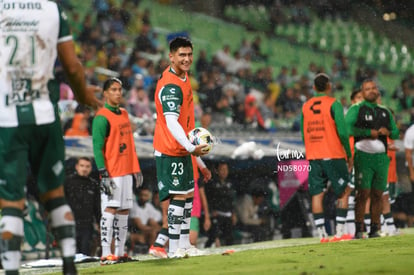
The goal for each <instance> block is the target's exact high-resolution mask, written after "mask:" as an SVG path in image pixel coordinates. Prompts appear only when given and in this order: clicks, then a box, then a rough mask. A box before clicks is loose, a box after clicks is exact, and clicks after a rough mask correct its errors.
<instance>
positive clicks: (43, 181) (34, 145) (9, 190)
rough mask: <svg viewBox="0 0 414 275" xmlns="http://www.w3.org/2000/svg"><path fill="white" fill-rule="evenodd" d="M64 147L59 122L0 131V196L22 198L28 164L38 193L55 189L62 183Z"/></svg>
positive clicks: (0, 129) (13, 198) (1, 129)
mask: <svg viewBox="0 0 414 275" xmlns="http://www.w3.org/2000/svg"><path fill="white" fill-rule="evenodd" d="M64 160H65V144H64V141H63V134H62V129H61V125H60V121H59V120H57V121H55V122H53V123H51V124H45V125H40V126H36V125H28V126H19V127H13V128H0V183H1V184H0V197H1V198H3V199H6V200H11V201H16V200H20V199H23V198H25V196H26V194H25V187H26V182H27V175H28V171H29V169H28V168H29V167H28V164H29V165H30V169H31V173H32V175H33V177H34V179H35V180H36V183H37V187H38V191H39V193H40V194H43V193H45V192H47V191H50V190H53V189H56V188H57V187H59V186H61V185H62V184H63V181H64V170H65V169H64Z"/></svg>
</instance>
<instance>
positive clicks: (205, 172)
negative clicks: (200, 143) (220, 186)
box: [196, 157, 211, 182]
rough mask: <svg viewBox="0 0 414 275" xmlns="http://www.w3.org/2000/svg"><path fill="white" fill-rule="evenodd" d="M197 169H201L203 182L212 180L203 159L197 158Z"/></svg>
mask: <svg viewBox="0 0 414 275" xmlns="http://www.w3.org/2000/svg"><path fill="white" fill-rule="evenodd" d="M196 162H197V167H198V169H200V171H201V174H203V181H204V182H208V181H209V180H211V171H210V169H208V168H207V166H206V164H205V163H204V161H203V160H202V159H201V157H196Z"/></svg>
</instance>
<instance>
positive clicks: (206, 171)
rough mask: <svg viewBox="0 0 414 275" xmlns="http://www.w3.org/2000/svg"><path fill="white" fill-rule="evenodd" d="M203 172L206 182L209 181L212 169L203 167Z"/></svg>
mask: <svg viewBox="0 0 414 275" xmlns="http://www.w3.org/2000/svg"><path fill="white" fill-rule="evenodd" d="M201 174H203V181H204V182H208V181H209V180H211V171H210V170H209V169H208V168H207V167H204V168H203V169H201Z"/></svg>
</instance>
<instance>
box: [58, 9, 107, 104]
mask: <svg viewBox="0 0 414 275" xmlns="http://www.w3.org/2000/svg"><path fill="white" fill-rule="evenodd" d="M59 15H60V27H59V40H58V45H57V53H58V58H59V60H60V62H61V64H62V67H63V70H64V71H65V73H66V76H67V78H68V80H69V85H70V87H71V88H72V90H73V92H74V94H75V97H76V100H77V101H78V102H79V103H81V104H85V105H89V106H91V107H92V108H94V109H97V108H98V107H100V106H102V103H101V101H100V100H99V99H97V98H96V97H95V92H97V91H99V90H100V88H99V87H97V86H91V85H90V86H87V85H86V79H85V71H84V68H83V66H82V64H81V62H80V61H79V59H78V57H77V56H76V52H75V46H74V43H73V40H72V36H71V34H70V27H69V24H68V21H67V16H66V15H65V13H64V12H62V11H61V10H60V9H59Z"/></svg>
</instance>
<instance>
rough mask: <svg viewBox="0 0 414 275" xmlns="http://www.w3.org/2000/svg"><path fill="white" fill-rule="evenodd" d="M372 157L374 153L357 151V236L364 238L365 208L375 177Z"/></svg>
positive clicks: (355, 166)
mask: <svg viewBox="0 0 414 275" xmlns="http://www.w3.org/2000/svg"><path fill="white" fill-rule="evenodd" d="M371 158H372V154H367V153H364V152H361V151H358V150H356V151H355V159H354V168H355V187H356V196H355V238H357V239H360V238H363V232H364V215H365V208H366V204H367V200H368V198H370V196H371V185H372V180H373V177H374V170H373V169H372V167H371V163H372V162H373V161H372V159H371ZM374 165H375V164H374Z"/></svg>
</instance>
